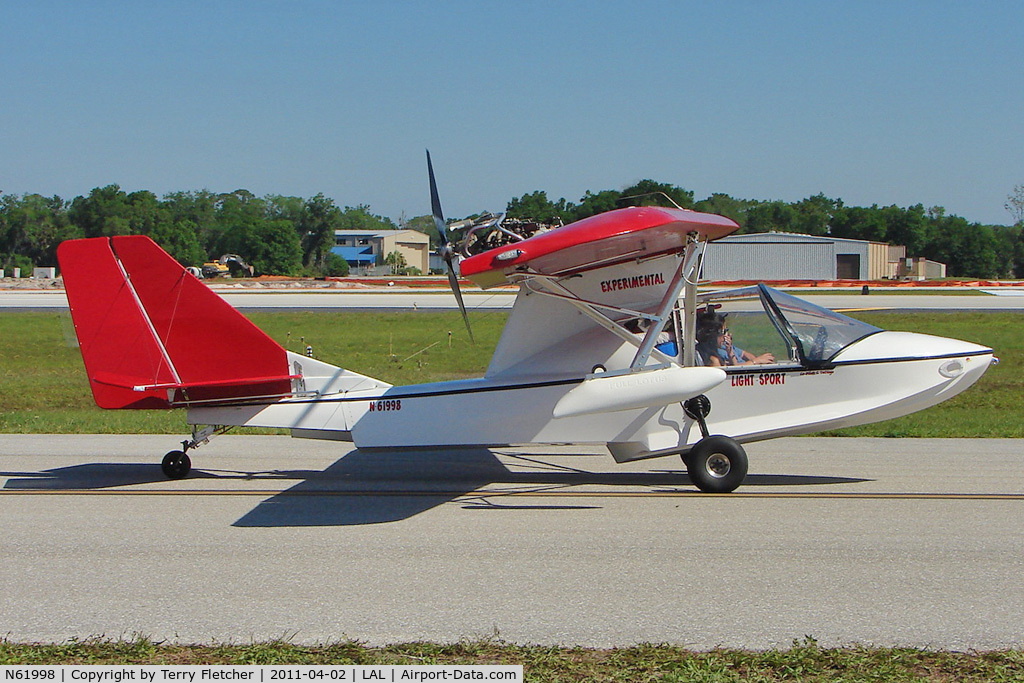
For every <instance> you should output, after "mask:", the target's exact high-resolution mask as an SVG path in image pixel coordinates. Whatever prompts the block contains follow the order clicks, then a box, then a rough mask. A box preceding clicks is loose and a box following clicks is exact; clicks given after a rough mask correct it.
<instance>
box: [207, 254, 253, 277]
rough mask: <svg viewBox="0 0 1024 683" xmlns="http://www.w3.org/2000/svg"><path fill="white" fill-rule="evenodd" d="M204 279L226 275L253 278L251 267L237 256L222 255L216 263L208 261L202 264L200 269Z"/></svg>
mask: <svg viewBox="0 0 1024 683" xmlns="http://www.w3.org/2000/svg"><path fill="white" fill-rule="evenodd" d="M200 272H201V273H202V275H203V277H204V278H212V277H222V276H227V275H234V274H235V273H238V274H239V275H241V274H245V275H248V276H249V277H252V276H253V267H252V266H250V265H249V264H248V263H246V262H245V261H244V260H242V257H241V256H239V255H238V254H224V255H223V256H221V257H220V258H219V259H217V260H216V261H209V262H207V263H204V264H203V267H202V268H201V269H200Z"/></svg>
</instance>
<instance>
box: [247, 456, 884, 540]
mask: <svg viewBox="0 0 1024 683" xmlns="http://www.w3.org/2000/svg"><path fill="white" fill-rule="evenodd" d="M505 455H506V456H509V454H507V453H506V454H505ZM509 457H512V458H513V461H512V462H513V463H514V464H515V467H516V469H515V470H512V469H509V467H507V466H506V465H505V464H504V463H503V462H502V461H501V460H499V459H498V457H497V456H496V455H495V454H494V453H493V452H492V451H491V450H488V449H484V448H466V449H448V450H415V451H413V450H404V451H372V452H369V451H365V450H358V449H357V450H354V451H352V452H351V453H349V454H348V455H346V456H344V457H343V458H341V459H340V460H338V461H337V462H335V463H334V464H333V465H331V466H330V467H328V468H327V469H326V470H323V471H322V472H308V471H303V472H289V471H287V470H282V471H277V472H274V473H266V475H267V476H275V477H280V478H284V479H300V481H299V483H297V484H296V485H295V486H293V487H292V488H290V489H288V490H287V491H283V492H281V493H279V494H277V495H273V496H271V497H269V498H268V499H267V500H265V501H263V502H262V503H260V504H259V505H258V506H257V507H256V508H254V509H253V510H252V511H251V512H249V513H247V514H246V515H244V516H243V517H242V518H241V519H239V520H238V521H237V522H235V523H234V525H233V526H238V527H282V526H284V527H289V526H350V525H361V524H381V523H384V522H396V521H401V520H404V519H408V518H410V517H413V516H414V515H417V514H419V513H421V512H425V511H427V510H430V509H432V508H435V507H438V506H440V505H443V504H445V503H449V502H452V501H455V500H459V499H463V505H462V507H463V509H466V510H510V509H514V510H523V509H531V510H579V509H596V508H599V507H600V506H596V505H592V504H561V503H556V504H546V503H537V504H526V503H523V504H520V503H519V502H518V500H522V499H514V498H512V497H503V496H502V495H501V494H502V493H508V492H513V491H514V492H524V493H525V492H545V491H560V490H569V489H571V487H574V486H582V485H601V486H610V487H626V486H630V487H647V488H648V489H650V490H652V491H659V490H660V491H678V490H679V489H680V488H683V489H693V485H692V484H691V483H690V479H689V477H688V476H687V474H686V471H685V469H680V470H678V471H676V470H662V471H652V472H592V471H588V470H581V469H576V468H572V467H567V466H564V465H560V464H557V463H553V462H550V461H548V460H546V459H545V458H544V456H543V455H525V456H509ZM864 481H868V480H866V479H856V478H849V477H821V476H806V475H792V476H791V475H756V474H755V475H749V476H748V477H747V479H746V481H745V482H744V486H783V485H788V486H813V485H825V484H849V483H856V482H864ZM495 485H500V486H502V488H501V489H499V490H487V491H480V490H479V489H481V488H482V487H484V486H495ZM693 491H694V493H696V492H697V491H696V490H695V489H693ZM513 500H516V502H512V501H513Z"/></svg>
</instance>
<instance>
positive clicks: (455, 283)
mask: <svg viewBox="0 0 1024 683" xmlns="http://www.w3.org/2000/svg"><path fill="white" fill-rule="evenodd" d="M427 173H428V174H429V175H430V212H431V213H432V214H433V216H434V225H435V226H436V227H437V232H438V235H440V239H441V248H440V253H441V258H443V259H444V262H445V265H446V266H447V267H448V284H449V285H451V288H452V293H453V294H454V295H455V301H456V302H458V304H459V311H461V312H462V320H463V322H465V323H466V331H467V332H469V341H471V342H473V343H474V344H475V343H476V341H475V340H474V339H473V328H471V327H470V326H469V316H468V315H467V314H466V304H465V303H463V301H462V291H461V290H460V289H459V278H458V276H457V275H456V274H455V264H454V263H452V253H453V252H454V248H453V247H452V245H451V243H450V242H449V241H448V232H447V230H446V229H445V222H444V213H442V211H441V198H440V197H439V196H438V194H437V182H436V181H435V180H434V165H433V164H432V163H430V150H429V149H428V150H427Z"/></svg>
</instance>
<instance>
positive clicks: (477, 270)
mask: <svg viewBox="0 0 1024 683" xmlns="http://www.w3.org/2000/svg"><path fill="white" fill-rule="evenodd" d="M738 229H739V225H737V224H736V223H735V222H734V221H732V220H731V219H729V218H726V217H724V216H717V215H714V214H707V213H700V212H697V211H686V210H683V209H668V208H664V207H659V206H644V207H629V208H625V209H618V210H616V211H609V212H607V213H602V214H598V215H596V216H591V217H590V218H584V219H583V220H580V221H576V222H575V223H570V224H569V225H566V226H564V227H561V228H555V229H554V230H550V231H548V232H545V233H541V234H539V235H535V236H533V237H530V238H528V239H525V240H523V241H521V242H517V243H515V244H510V245H505V246H502V247H498V248H496V249H491V250H490V251H486V252H484V253H482V254H477V255H475V256H471V257H469V258H466V259H463V261H462V262H461V264H460V269H461V271H462V275H463V276H464V277H467V278H469V279H470V280H472V281H473V282H475V283H476V284H478V285H479V286H480V287H482V288H484V289H486V288H488V287H494V286H496V285H501V284H506V283H508V282H509V276H510V275H512V274H514V273H517V272H532V273H539V274H541V275H552V276H559V277H561V276H565V275H573V274H575V273H580V272H584V271H587V270H592V269H595V268H602V267H605V266H609V265H614V264H617V263H625V262H627V261H633V260H636V259H641V258H642V259H646V258H650V257H652V256H657V255H660V254H668V253H673V252H679V251H682V250H683V249H684V248H685V246H686V242H687V239H688V237H689V235H690V234H692V233H696V234H697V235H698V239H700V240H702V241H704V240H706V241H710V240H716V239H718V238H720V237H725V236H726V235H728V234H730V233H732V232H735V231H736V230H738Z"/></svg>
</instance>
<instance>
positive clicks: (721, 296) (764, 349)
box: [697, 285, 880, 367]
mask: <svg viewBox="0 0 1024 683" xmlns="http://www.w3.org/2000/svg"><path fill="white" fill-rule="evenodd" d="M711 313H713V314H714V316H715V317H716V318H717V320H718V324H719V325H720V327H719V331H727V332H728V334H729V337H730V340H729V341H730V345H734V347H735V349H736V351H735V352H734V353H732V355H733V356H734V358H735V361H736V362H735V363H729V362H725V363H724V364H726V365H730V364H736V365H741V364H744V365H745V364H750V363H753V364H761V365H764V364H773V365H793V364H800V365H803V366H807V367H816V366H820V365H822V364H824V363H827V362H828V361H830V360H831V359H832V358H833V357H835V355H836V354H838V353H839V352H840V351H841V350H842V349H844V348H845V347H847V346H849V345H850V344H852V343H853V342H855V341H857V340H858V339H863V338H864V337H866V336H868V335H869V334H874V333H875V332H878V331H880V330H879V328H877V327H874V326H873V325H868V324H867V323H862V322H860V321H859V320H854V319H853V318H849V317H847V316H845V315H842V314H840V313H836V312H835V311H831V310H829V309H827V308H822V307H821V306H817V305H815V304H812V303H809V302H807V301H804V300H803V299H798V298H797V297H795V296H790V295H789V294H785V293H783V292H780V291H777V290H774V289H771V288H769V287H766V286H764V285H756V286H753V287H743V288H740V289H733V290H726V291H721V292H712V293H708V294H702V295H700V296H698V319H701V317H702V316H707V315H710V314H711ZM705 336H708V335H705ZM697 341H698V356H699V357H700V359H701V362H703V363H705V364H716V365H717V364H719V363H718V361H715V362H713V363H711V362H710V356H711V355H716V354H717V355H719V356H721V357H722V358H725V357H726V356H727V354H725V353H724V352H723V351H722V350H721V349H716V344H721V342H722V339H720V338H719V339H717V342H715V343H712V342H711V339H710V337H709V338H708V339H704V340H703V343H702V340H701V334H700V332H699V331H698V340H697ZM743 358H746V359H748V362H747V363H743V362H742V359H743ZM753 359H757V360H756V362H753Z"/></svg>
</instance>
